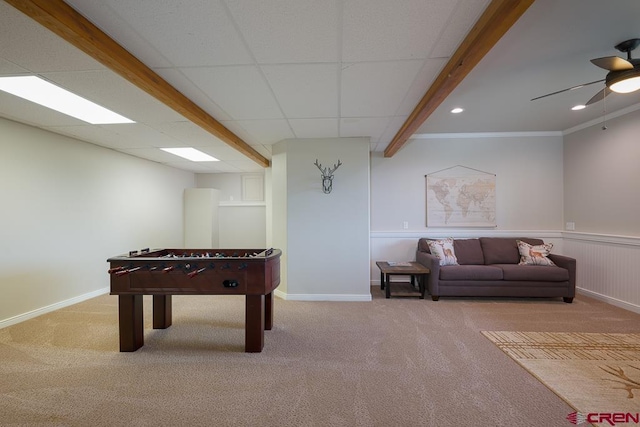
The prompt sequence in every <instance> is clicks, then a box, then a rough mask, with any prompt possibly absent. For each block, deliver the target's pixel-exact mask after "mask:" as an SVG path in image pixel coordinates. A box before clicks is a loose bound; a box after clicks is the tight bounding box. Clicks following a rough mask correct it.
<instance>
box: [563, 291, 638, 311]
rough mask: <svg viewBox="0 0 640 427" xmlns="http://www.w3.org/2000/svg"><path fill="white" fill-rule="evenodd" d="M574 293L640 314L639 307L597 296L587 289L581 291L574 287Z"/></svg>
mask: <svg viewBox="0 0 640 427" xmlns="http://www.w3.org/2000/svg"><path fill="white" fill-rule="evenodd" d="M576 292H577V293H579V294H582V295H586V296H588V297H591V298H593V299H597V300H599V301H602V302H606V303H607V304H611V305H615V306H616V307H620V308H624V309H625V310H629V311H632V312H634V313H638V314H640V306H638V305H635V304H631V303H628V302H625V301H621V300H619V299H616V298H612V297H609V296H606V295H602V294H599V293H597V292H593V291H590V290H587V289H582V288H578V287H576Z"/></svg>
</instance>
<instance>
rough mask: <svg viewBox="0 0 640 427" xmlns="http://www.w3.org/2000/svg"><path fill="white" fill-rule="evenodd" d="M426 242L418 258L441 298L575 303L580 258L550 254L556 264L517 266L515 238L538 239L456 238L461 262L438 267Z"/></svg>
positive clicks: (429, 285) (536, 241)
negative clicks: (551, 299)
mask: <svg viewBox="0 0 640 427" xmlns="http://www.w3.org/2000/svg"><path fill="white" fill-rule="evenodd" d="M428 240H429V239H425V238H422V239H420V240H419V241H418V249H417V251H416V261H417V262H419V263H421V264H422V265H424V266H425V267H427V268H429V269H430V270H431V274H429V278H428V281H427V290H428V291H429V293H430V294H431V298H432V299H433V300H434V301H437V300H438V298H440V297H441V296H444V297H447V296H451V297H453V296H457V297H462V296H467V297H480V296H486V297H547V298H549V297H562V299H563V300H564V302H566V303H571V302H572V301H573V297H574V296H575V290H576V260H575V259H573V258H569V257H566V256H562V255H557V254H549V255H548V258H549V259H550V260H552V261H553V263H555V266H541V265H518V263H519V262H520V252H519V251H518V245H517V241H518V240H522V241H523V242H526V243H528V244H530V245H541V244H543V243H544V242H543V241H542V240H540V239H531V238H504V237H481V238H478V239H454V241H453V248H454V250H455V256H456V257H457V261H458V264H459V265H442V266H441V265H440V261H439V259H438V258H437V257H436V256H434V255H432V254H431V252H430V250H429V245H428Z"/></svg>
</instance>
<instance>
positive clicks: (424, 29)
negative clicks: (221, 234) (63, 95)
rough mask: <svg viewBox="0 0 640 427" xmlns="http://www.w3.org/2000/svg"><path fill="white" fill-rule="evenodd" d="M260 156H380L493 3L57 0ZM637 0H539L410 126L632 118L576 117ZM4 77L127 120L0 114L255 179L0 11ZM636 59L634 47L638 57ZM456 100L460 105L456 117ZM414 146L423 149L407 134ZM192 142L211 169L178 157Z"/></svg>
mask: <svg viewBox="0 0 640 427" xmlns="http://www.w3.org/2000/svg"><path fill="white" fill-rule="evenodd" d="M67 3H68V4H69V5H70V6H72V7H73V8H74V9H76V10H77V11H78V12H80V13H81V14H82V15H84V16H85V17H86V18H87V19H88V20H90V21H91V22H93V23H94V24H95V25H97V26H98V27H99V28H100V29H102V30H103V31H104V32H105V33H107V34H108V35H109V36H110V37H111V38H113V39H114V40H115V41H117V42H118V43H119V44H120V45H122V46H123V47H124V48H126V49H127V50H128V51H129V52H131V53H132V54H133V55H134V56H136V57H137V58H138V59H140V60H141V61H142V62H143V63H144V64H146V65H147V66H148V67H150V68H151V69H152V70H153V71H155V72H156V73H157V74H158V75H160V76H161V77H162V78H163V79H165V80H166V81H167V82H168V83H170V84H171V85H172V86H173V87H175V88H176V89H178V90H179V91H180V92H182V93H183V94H184V95H186V96H187V97H188V98H189V99H191V100H192V101H193V102H195V103H196V104H197V105H198V106H199V107H201V108H202V109H204V110H205V111H206V112H207V113H209V114H210V115H211V116H212V117H214V118H215V119H216V120H218V121H219V122H221V123H222V124H223V125H224V126H226V127H227V128H228V129H229V130H231V131H232V132H234V133H235V134H236V135H237V136H239V137H240V138H242V139H243V140H244V141H245V142H247V143H248V144H249V145H251V147H253V148H254V149H255V150H256V151H257V152H258V153H260V154H261V155H262V156H264V157H265V158H267V159H269V158H270V157H271V147H272V145H273V144H274V143H276V142H278V141H280V140H283V139H288V138H334V137H367V138H370V143H371V150H372V151H383V150H384V149H385V148H386V147H387V145H388V144H389V142H390V141H391V140H392V138H393V137H394V135H395V134H396V133H397V131H398V129H399V128H400V126H401V125H402V124H403V123H404V122H405V120H406V119H407V117H408V116H409V114H410V113H411V111H412V110H413V108H414V107H415V106H416V104H417V103H418V101H419V100H420V99H421V97H422V96H423V95H424V94H425V92H426V91H427V89H428V88H429V86H430V85H431V83H432V82H433V81H434V79H435V78H436V77H437V75H438V73H439V72H440V71H441V69H442V68H443V67H444V65H445V64H446V63H447V61H448V59H449V57H450V56H451V55H452V54H453V53H454V52H455V50H456V48H457V47H458V46H459V44H460V43H461V41H462V40H463V39H464V37H465V36H466V34H467V33H468V32H469V30H470V29H471V28H472V26H473V24H474V23H475V22H476V20H477V19H478V17H479V16H480V15H481V14H482V12H483V10H484V8H485V7H486V6H487V5H488V4H489V0H456V1H454V0H402V1H397V0H277V1H275V0H274V1H265V0H189V1H175V0H136V1H129V0H68V1H67ZM639 16H640V2H638V1H637V0H615V1H607V0H597V1H596V0H537V1H535V2H534V4H533V5H532V6H531V7H530V8H529V9H528V10H527V11H526V12H525V14H524V15H523V16H522V17H521V18H520V20H519V21H518V22H516V23H515V25H513V27H512V28H511V29H510V30H509V31H508V32H507V34H506V35H505V36H504V37H503V38H502V39H501V40H500V41H499V42H498V43H497V44H496V46H495V47H494V48H493V49H492V50H491V51H490V52H489V53H488V54H487V55H486V56H485V57H484V59H483V60H482V61H481V62H480V63H479V64H478V65H477V66H476V67H475V68H474V69H473V71H472V72H471V73H470V74H469V75H468V76H467V77H466V78H465V80H464V81H463V82H462V83H461V84H460V85H459V86H458V87H457V88H456V89H455V90H454V91H453V92H452V93H451V94H450V95H449V96H448V97H447V99H445V100H444V101H443V103H442V104H441V105H440V107H439V108H437V109H436V111H435V112H434V113H433V114H432V115H431V116H430V117H429V118H428V119H427V120H426V121H425V122H424V124H423V125H422V126H421V127H420V129H419V131H418V133H426V134H429V133H431V134H433V133H463V132H464V133H466V132H562V131H566V130H567V129H571V128H573V127H576V126H579V125H581V124H584V123H587V122H590V121H594V120H600V119H602V118H603V116H604V115H605V113H606V114H614V113H615V112H616V111H618V112H619V111H627V110H629V109H634V108H636V107H637V105H638V103H640V94H628V95H617V94H613V95H610V96H609V97H607V98H606V101H607V102H606V112H605V111H603V103H598V104H594V105H592V106H589V107H588V108H587V109H585V110H582V111H579V112H574V111H571V110H570V107H571V106H573V105H575V104H577V103H585V102H586V101H587V100H588V99H589V98H591V96H592V95H593V94H594V93H595V92H596V90H597V89H598V85H592V86H588V87H585V88H582V89H577V90H574V91H570V92H565V93H563V94H558V95H555V96H552V97H549V98H544V99H542V100H538V101H530V99H531V98H533V97H535V96H539V95H543V94H545V93H549V92H553V91H556V90H560V89H563V88H566V87H571V86H574V85H577V84H579V83H584V82H590V81H593V80H598V79H601V78H604V75H605V74H606V72H605V71H604V70H602V69H600V68H598V67H596V66H594V65H592V64H591V63H590V62H589V59H591V58H596V57H602V56H609V55H620V56H623V54H621V53H620V52H618V51H616V50H615V49H614V48H613V46H614V45H615V44H617V43H618V42H620V41H622V40H626V39H629V38H634V37H640V27H638V25H637V20H638V17H639ZM0 38H1V40H2V43H1V44H0V75H23V74H37V75H40V76H42V77H44V78H45V79H47V80H49V81H51V82H54V83H56V84H58V85H60V86H63V87H65V88H67V89H69V90H71V91H73V92H75V93H78V94H80V95H82V96H85V97H87V98H89V99H91V100H92V101H94V102H97V103H99V104H101V105H103V106H105V107H107V108H110V109H112V110H114V111H116V112H118V113H119V114H122V115H125V116H126V117H129V118H131V119H133V120H135V121H136V123H135V124H121V125H97V126H96V125H88V124H85V123H83V122H81V121H78V120H76V119H73V118H70V117H67V116H64V115H62V114H59V113H56V112H53V111H49V110H47V109H45V108H43V107H39V106H35V105H32V104H30V103H29V102H27V101H22V100H19V99H17V98H15V97H13V96H11V95H8V94H5V93H2V92H0V116H2V117H6V118H8V119H11V120H15V121H19V122H23V123H27V124H30V125H33V126H37V127H41V128H44V129H47V130H50V131H53V132H57V133H60V134H63V135H68V136H71V137H74V138H78V139H80V140H82V141H86V142H89V143H93V144H97V145H101V146H104V147H107V148H111V149H114V150H118V151H122V152H124V153H127V154H131V155H134V156H138V157H142V158H145V159H149V160H152V161H155V162H160V163H164V164H167V165H169V166H172V167H176V168H180V169H185V170H189V171H193V172H202V173H215V172H260V171H262V170H263V168H262V166H260V165H259V164H257V163H256V162H254V161H253V160H251V159H249V158H247V157H245V156H244V155H243V154H241V153H240V152H238V151H236V150H235V149H233V148H231V147H230V146H228V145H227V144H226V143H224V142H223V141H221V140H220V139H218V138H216V137H215V136H213V135H212V134H210V133H208V132H207V131H205V130H203V129H201V128H200V127H199V126H197V125H195V124H193V123H191V122H190V121H188V120H187V119H186V118H185V117H184V116H182V115H180V114H179V113H177V112H175V111H174V110H172V109H171V108H169V107H167V106H165V105H164V104H162V103H161V102H159V101H157V100H156V99H155V98H153V97H152V96H150V95H148V94H147V93H146V92H144V91H142V90H141V89H138V88H137V87H135V86H134V85H132V84H131V83H129V82H128V81H126V80H125V79H124V78H122V77H120V76H119V75H117V74H116V73H114V72H112V71H111V70H109V69H107V68H106V67H105V66H103V65H102V64H100V63H99V62H97V61H95V60H94V59H92V58H90V57H89V56H87V55H86V54H84V53H82V52H81V51H80V50H78V49H77V48H75V47H73V46H71V45H70V44H68V43H67V42H65V41H63V40H62V39H60V38H59V37H57V36H56V35H54V34H53V33H51V32H50V31H49V30H47V29H45V28H44V27H42V26H41V25H40V24H38V23H37V22H35V21H33V20H32V19H30V18H28V17H27V16H25V15H23V14H22V13H21V12H19V11H17V10H16V9H14V8H13V7H12V6H10V5H8V4H6V3H4V2H0ZM638 54H640V52H638ZM454 106H460V107H463V108H465V111H464V112H463V113H462V114H458V115H452V114H450V113H449V110H451V108H453V107H454ZM410 143H419V141H414V142H410ZM176 146H192V147H196V148H198V149H200V150H202V151H204V152H206V153H208V154H210V155H212V156H214V157H216V158H219V159H220V160H221V161H220V162H214V163H193V162H188V161H181V160H180V159H179V158H175V157H174V156H173V155H171V154H168V153H165V152H163V151H161V150H159V148H160V147H176Z"/></svg>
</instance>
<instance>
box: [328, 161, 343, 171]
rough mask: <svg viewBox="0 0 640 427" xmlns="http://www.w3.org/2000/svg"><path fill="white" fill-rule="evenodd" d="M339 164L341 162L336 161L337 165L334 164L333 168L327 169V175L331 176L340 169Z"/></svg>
mask: <svg viewBox="0 0 640 427" xmlns="http://www.w3.org/2000/svg"><path fill="white" fill-rule="evenodd" d="M341 164H342V162H341V161H340V159H338V164H335V163H334V165H333V168H332V169H329V175H333V173H334V172H335V171H336V169H338V168H339V167H340V165H341Z"/></svg>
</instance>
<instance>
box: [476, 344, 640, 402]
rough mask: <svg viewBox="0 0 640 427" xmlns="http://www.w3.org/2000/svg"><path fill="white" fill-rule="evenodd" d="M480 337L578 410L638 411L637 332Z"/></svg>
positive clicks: (639, 354) (639, 362)
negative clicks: (490, 342) (489, 341)
mask: <svg viewBox="0 0 640 427" xmlns="http://www.w3.org/2000/svg"><path fill="white" fill-rule="evenodd" d="M482 333H483V334H484V335H485V336H486V337H487V338H488V339H489V340H491V341H492V342H493V343H494V344H495V345H497V346H498V347H499V348H500V349H501V350H502V351H504V352H505V353H506V354H507V355H509V356H510V357H511V358H512V359H513V360H515V361H516V362H518V363H519V364H520V365H521V366H522V367H523V368H525V369H526V370H527V371H529V372H530V373H531V374H532V375H534V376H535V377H536V378H538V379H539V380H540V381H542V383H544V384H545V385H546V386H547V387H549V388H550V389H551V390H553V391H554V392H555V393H556V394H557V395H558V396H560V397H561V398H562V399H564V400H565V401H566V402H567V403H569V404H570V405H571V406H572V407H574V408H575V409H576V410H577V411H578V412H581V413H583V414H587V413H595V412H597V413H602V412H630V413H634V414H635V413H637V412H640V334H621V333H576V332H510V331H497V332H487V331H483V332H482Z"/></svg>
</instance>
